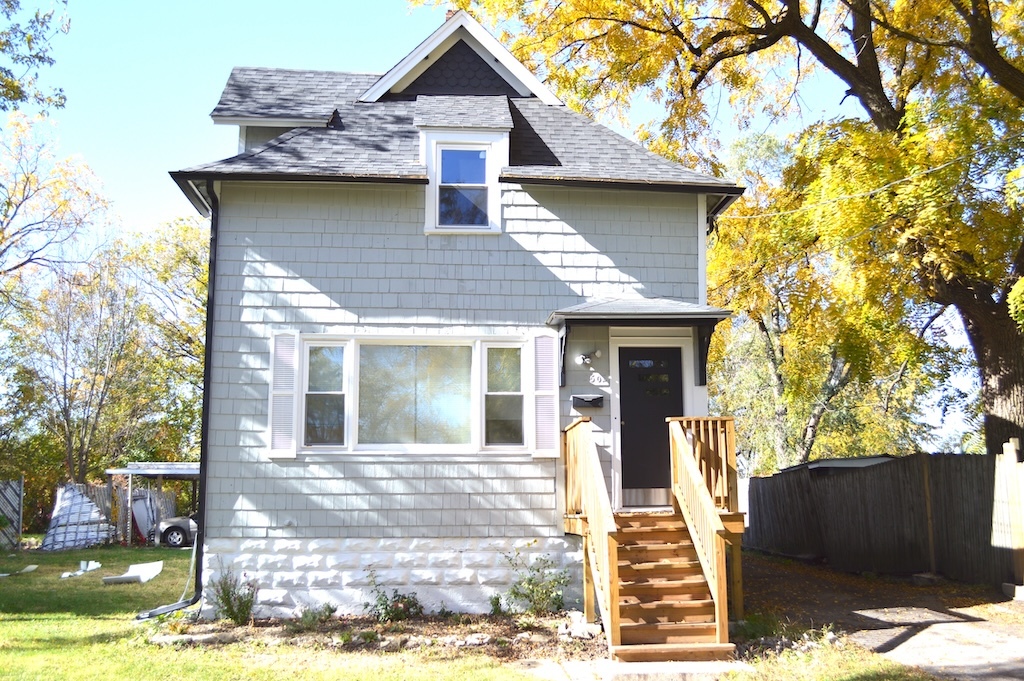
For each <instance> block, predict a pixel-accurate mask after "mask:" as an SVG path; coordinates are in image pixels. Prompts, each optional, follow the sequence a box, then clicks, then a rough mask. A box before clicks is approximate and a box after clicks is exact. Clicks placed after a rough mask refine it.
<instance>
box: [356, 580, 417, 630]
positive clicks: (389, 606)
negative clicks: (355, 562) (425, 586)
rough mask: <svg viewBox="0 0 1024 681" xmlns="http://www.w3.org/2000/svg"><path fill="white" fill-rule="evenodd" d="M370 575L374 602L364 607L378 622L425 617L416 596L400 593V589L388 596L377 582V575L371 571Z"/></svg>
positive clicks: (365, 604) (364, 604)
mask: <svg viewBox="0 0 1024 681" xmlns="http://www.w3.org/2000/svg"><path fill="white" fill-rule="evenodd" d="M369 575H370V590H371V591H372V592H373V601H372V602H368V603H363V607H364V608H365V609H366V612H367V613H369V614H371V615H373V616H374V617H375V618H376V619H377V621H378V622H380V623H382V624H383V623H385V622H400V621H402V620H407V619H409V618H410V617H422V616H423V604H422V603H420V601H419V599H418V598H416V596H415V595H414V594H402V593H398V589H394V590H392V592H391V595H390V596H388V593H387V590H385V589H384V587H382V586H381V585H380V583H379V582H378V581H377V573H376V572H375V571H373V570H370V572H369Z"/></svg>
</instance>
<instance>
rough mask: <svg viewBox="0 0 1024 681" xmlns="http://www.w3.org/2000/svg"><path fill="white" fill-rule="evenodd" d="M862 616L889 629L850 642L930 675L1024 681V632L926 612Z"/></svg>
mask: <svg viewBox="0 0 1024 681" xmlns="http://www.w3.org/2000/svg"><path fill="white" fill-rule="evenodd" d="M858 614H860V615H863V616H865V617H871V618H874V619H877V620H879V621H881V622H885V623H887V624H889V625H890V626H889V627H886V628H881V629H867V630H863V631H858V632H856V633H854V634H851V635H850V637H849V638H850V640H852V641H854V642H855V643H857V644H859V645H862V646H864V647H865V648H868V649H870V650H873V651H875V652H877V653H879V654H881V655H884V656H885V657H887V658H889V659H891V660H893V661H894V662H899V663H900V664H905V665H907V666H910V667H917V668H919V669H922V670H924V671H926V672H928V673H930V674H935V675H936V676H942V677H946V678H954V679H984V680H985V681H1024V629H1022V628H1021V627H1019V626H1013V625H1009V624H1000V623H996V622H989V621H986V620H983V619H978V618H974V617H970V616H968V615H961V614H960V613H957V612H956V611H951V612H943V613H940V612H935V611H934V610H929V609H927V608H884V609H880V610H865V611H860V612H859V613H858Z"/></svg>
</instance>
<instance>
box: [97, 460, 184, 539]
mask: <svg viewBox="0 0 1024 681" xmlns="http://www.w3.org/2000/svg"><path fill="white" fill-rule="evenodd" d="M105 472H106V474H107V476H108V477H110V476H114V475H127V476H128V499H129V506H130V505H131V498H132V486H133V482H134V479H135V477H141V478H146V479H148V480H156V481H157V486H158V487H159V486H160V484H161V483H163V481H164V480H189V481H191V482H192V495H191V499H192V502H191V506H192V509H193V510H195V506H196V487H197V485H198V484H199V462H198V461H133V462H131V463H129V464H127V465H126V467H125V468H108V469H107V470H106V471H105ZM127 520H128V544H129V546H130V545H131V541H132V514H131V513H129V514H128V518H127Z"/></svg>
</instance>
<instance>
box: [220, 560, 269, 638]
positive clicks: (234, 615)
mask: <svg viewBox="0 0 1024 681" xmlns="http://www.w3.org/2000/svg"><path fill="white" fill-rule="evenodd" d="M259 590H260V587H259V584H257V583H256V580H255V579H246V577H245V573H244V572H243V573H242V574H241V576H236V575H235V571H234V570H233V569H231V568H230V567H227V568H225V567H224V566H223V565H221V566H220V574H218V575H217V578H216V579H214V580H213V582H212V583H211V584H210V600H211V601H213V605H214V607H215V608H216V609H217V613H218V614H220V615H221V616H223V617H226V618H228V619H229V620H231V621H232V622H234V623H235V624H236V625H237V626H242V625H243V624H248V623H250V622H252V611H253V606H254V605H255V604H256V596H257V594H258V593H259Z"/></svg>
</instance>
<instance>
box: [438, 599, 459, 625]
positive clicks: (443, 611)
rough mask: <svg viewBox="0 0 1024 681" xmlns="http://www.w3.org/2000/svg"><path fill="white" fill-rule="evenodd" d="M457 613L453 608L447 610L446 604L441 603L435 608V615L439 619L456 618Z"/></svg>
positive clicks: (450, 619)
mask: <svg viewBox="0 0 1024 681" xmlns="http://www.w3.org/2000/svg"><path fill="white" fill-rule="evenodd" d="M458 616H459V615H458V613H457V612H455V611H453V610H449V609H448V606H447V605H445V604H444V603H441V607H440V608H438V609H437V617H438V618H439V619H443V620H448V621H449V622H450V621H452V620H454V619H455V618H457V617H458Z"/></svg>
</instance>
